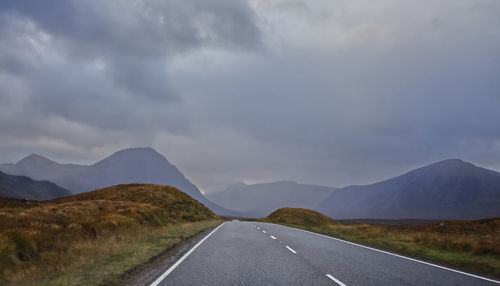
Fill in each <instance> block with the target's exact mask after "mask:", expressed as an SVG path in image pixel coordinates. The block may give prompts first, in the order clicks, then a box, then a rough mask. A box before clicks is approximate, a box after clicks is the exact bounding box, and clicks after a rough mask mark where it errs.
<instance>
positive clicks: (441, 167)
mask: <svg viewBox="0 0 500 286" xmlns="http://www.w3.org/2000/svg"><path fill="white" fill-rule="evenodd" d="M470 168H477V167H476V165H474V164H472V163H469V162H466V161H463V160H461V159H447V160H443V161H439V162H437V163H434V164H431V165H427V166H424V167H422V168H420V170H426V169H427V170H430V169H431V170H438V171H456V170H460V169H470ZM417 170H418V169H417Z"/></svg>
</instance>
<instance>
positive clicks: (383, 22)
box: [0, 0, 500, 191]
mask: <svg viewBox="0 0 500 286" xmlns="http://www.w3.org/2000/svg"><path fill="white" fill-rule="evenodd" d="M498 15H500V3H499V2H498V1H494V0H492V1H481V2H477V1H465V0H463V1H455V0H453V1H452V0H449V1H448V0H446V1H445V0H443V1H434V2H432V3H425V5H423V4H422V3H421V2H419V1H410V2H405V3H402V2H400V1H391V0H386V1H378V2H377V3H374V2H372V1H321V0H314V1H275V0H253V1H234V0H213V1H207V0H187V1H155V0H151V1H149V0H142V1H105V2H103V1H76V0H74V1H36V2H32V1H2V3H1V4H0V160H1V161H14V160H17V159H19V158H20V157H22V156H23V155H25V154H26V153H32V152H38V153H42V154H44V155H48V156H51V157H54V158H55V159H58V160H60V161H79V162H92V161H93V160H96V159H98V158H100V157H102V156H105V155H107V154H109V153H111V152H113V151H116V149H118V148H123V147H129V146H138V145H146V146H153V147H155V148H156V149H158V150H159V151H160V152H161V153H163V154H165V155H166V156H167V157H168V158H169V159H170V160H171V161H172V162H173V163H175V164H176V165H178V166H179V167H180V168H181V170H182V171H183V172H184V173H186V175H187V176H188V177H189V178H190V179H191V180H193V181H194V182H195V183H196V184H197V185H198V186H199V187H201V188H202V189H204V190H206V191H216V190H220V189H222V188H224V187H225V186H227V185H228V184H230V183H233V182H236V181H246V182H260V181H270V180H279V179H295V180H299V181H303V182H309V183H317V184H328V185H337V186H342V185H346V184H354V183H367V182H371V181H373V180H377V179H381V178H385V177H388V176H391V175H397V174H399V173H401V172H403V171H406V170H407V169H409V168H413V167H416V166H419V165H422V164H426V163H430V162H432V161H436V160H440V159H444V158H449V157H460V158H462V159H465V160H470V161H473V162H475V163H479V164H482V165H485V166H487V167H491V168H496V169H498V170H500V164H499V163H498V162H500V125H499V124H498V122H500V112H498V110H500V81H499V80H498V78H499V76H500V53H499V52H498V51H499V50H500V20H499V19H498V17H497V16H498Z"/></svg>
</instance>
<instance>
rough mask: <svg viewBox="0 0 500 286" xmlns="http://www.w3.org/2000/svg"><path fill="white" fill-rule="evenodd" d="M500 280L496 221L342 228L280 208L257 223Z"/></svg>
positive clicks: (313, 214) (499, 234)
mask: <svg viewBox="0 0 500 286" xmlns="http://www.w3.org/2000/svg"><path fill="white" fill-rule="evenodd" d="M260 221H264V222H272V223H278V224H283V225H287V226H292V227H296V228H301V229H305V230H309V231H313V232H317V233H321V234H325V235H329V236H333V237H337V238H340V239H344V240H348V241H352V242H357V243H360V244H363V245H368V246H372V247H376V248H379V249H385V250H388V251H391V252H395V253H400V254H404V255H407V256H411V257H415V258H419V259H423V260H426V261H432V262H435V263H439V264H441V265H447V266H450V267H454V268H458V269H462V270H466V271H471V272H475V273H480V274H484V275H488V276H492V277H496V278H500V218H491V219H483V220H476V221H446V222H444V223H443V224H442V225H441V224H440V223H436V224H427V225H408V226H374V225H366V224H364V225H342V224H341V223H339V222H336V221H334V220H332V219H331V218H329V217H326V216H324V215H322V214H320V213H318V212H315V211H311V210H307V209H294V208H283V209H279V210H277V211H275V212H273V213H272V214H270V215H269V216H268V217H266V218H263V219H260Z"/></svg>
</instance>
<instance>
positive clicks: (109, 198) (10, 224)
mask: <svg viewBox="0 0 500 286" xmlns="http://www.w3.org/2000/svg"><path fill="white" fill-rule="evenodd" d="M218 223H220V218H219V217H218V216H216V215H215V214H214V213H212V212H211V211H210V210H209V209H208V208H207V207H205V206H204V205H203V204H201V203H199V202H198V201H196V200H194V199H193V198H191V197H189V196H188V195H186V194H184V193H183V192H181V191H179V190H178V189H176V188H173V187H169V186H158V185H142V184H130V185H118V186H114V187H110V188H105V189H101V190H96V191H92V192H89V193H83V194H78V195H73V196H69V197H64V198H60V199H55V200H50V201H43V202H29V201H28V202H23V201H8V200H3V201H0V284H2V285H4V284H12V285H18V284H22V285H25V284H30V283H33V284H34V285H60V284H64V285H99V284H113V283H116V282H117V281H118V280H119V277H120V276H121V275H122V274H123V273H124V272H126V271H127V270H129V269H131V268H133V267H135V266H136V265H138V264H141V263H144V262H146V261H148V260H149V259H150V258H151V257H153V256H155V255H158V254H159V253H161V252H162V251H164V250H165V249H167V248H171V247H172V246H174V245H176V244H179V243H182V242H183V241H185V240H186V239H187V238H188V237H190V236H193V235H194V234H196V233H198V232H200V231H202V230H204V229H207V228H209V227H213V226H215V225H217V224H218Z"/></svg>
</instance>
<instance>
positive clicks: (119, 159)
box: [0, 147, 239, 216]
mask: <svg viewBox="0 0 500 286" xmlns="http://www.w3.org/2000/svg"><path fill="white" fill-rule="evenodd" d="M0 170H4V171H5V172H7V173H9V172H10V173H11V174H22V175H25V176H28V177H31V176H35V177H37V178H40V179H43V180H48V181H51V182H54V183H56V184H57V185H59V186H61V187H63V188H66V189H68V190H70V191H71V192H73V193H82V192H88V191H92V190H95V189H99V188H105V187H109V186H113V185H117V184H129V183H143V184H158V185H169V186H173V187H176V188H178V189H180V190H182V191H183V192H185V193H186V194H188V195H189V196H191V197H193V198H195V199H196V200H198V201H200V202H201V203H203V204H204V205H206V206H207V207H209V208H210V209H211V210H213V211H214V212H216V213H218V214H221V215H235V216H237V215H239V213H237V212H233V211H230V210H227V209H224V208H222V207H220V206H218V205H216V204H214V203H212V202H211V201H209V200H208V199H207V198H206V197H205V196H203V194H201V192H200V191H199V190H198V188H197V187H196V186H195V185H193V184H192V183H191V182H190V181H189V180H188V179H187V178H186V177H185V176H184V175H183V174H182V173H181V172H180V171H179V170H178V169H177V168H176V167H175V166H174V165H172V164H171V163H170V162H169V161H168V160H167V159H166V158H165V157H164V156H162V155H161V154H159V153H158V152H156V151H155V150H154V149H152V148H149V147H146V148H130V149H124V150H121V151H118V152H116V153H114V154H112V155H111V156H109V157H107V158H105V159H103V160H101V161H99V162H97V163H95V164H93V165H90V166H83V165H74V164H59V163H56V162H54V161H51V160H49V159H47V158H44V157H42V156H39V155H30V156H28V157H26V158H24V159H22V160H21V161H19V162H18V163H16V164H3V165H0Z"/></svg>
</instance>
